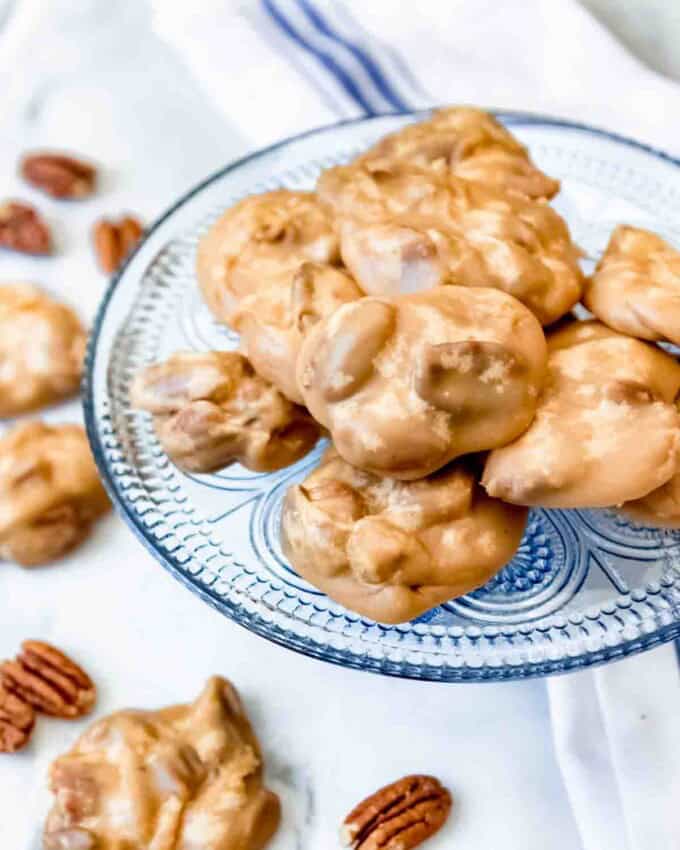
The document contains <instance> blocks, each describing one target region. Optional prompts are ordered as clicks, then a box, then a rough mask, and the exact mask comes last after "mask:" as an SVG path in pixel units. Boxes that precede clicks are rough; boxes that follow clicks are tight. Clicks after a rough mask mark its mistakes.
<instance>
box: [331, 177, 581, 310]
mask: <svg viewBox="0 0 680 850" xmlns="http://www.w3.org/2000/svg"><path fill="white" fill-rule="evenodd" d="M324 185H326V188H327V187H328V185H332V186H333V194H334V197H335V212H336V215H337V217H338V231H339V233H340V244H341V253H342V258H343V261H344V263H345V264H346V266H347V268H348V269H349V270H350V272H351V273H352V274H353V276H354V277H355V279H356V281H357V283H358V284H359V285H360V286H361V287H362V289H363V290H364V291H365V292H366V293H368V294H371V295H383V294H389V295H392V294H399V293H406V292H419V291H423V290H425V289H429V288H431V287H433V286H437V285H440V284H447V283H449V284H456V285H460V286H490V287H494V288H497V289H501V290H503V291H504V292H507V293H509V294H510V295H513V296H514V297H515V298H517V299H518V300H520V301H521V302H522V303H523V304H525V305H526V306H527V307H528V308H529V309H530V310H531V311H532V312H533V313H534V314H535V315H536V316H537V317H538V319H539V321H540V322H541V323H542V324H544V325H548V324H551V323H552V322H554V321H556V320H557V319H559V318H560V317H561V316H562V315H564V314H565V313H566V312H568V311H569V310H570V309H571V308H572V307H573V306H574V304H575V303H576V302H577V301H578V300H579V298H580V297H581V292H582V287H583V276H582V273H581V270H580V268H579V265H578V259H579V251H578V249H577V248H576V246H575V245H574V244H573V242H572V240H571V236H570V234H569V229H568V227H567V225H566V223H565V221H564V220H563V219H562V218H561V217H560V216H559V215H558V214H557V213H556V212H555V210H553V209H552V208H551V207H550V206H548V205H547V204H546V203H544V202H542V201H536V200H532V199H531V198H527V197H525V196H523V195H521V194H518V193H516V192H505V191H502V190H499V189H497V188H494V187H493V186H489V185H486V184H481V183H471V182H468V181H466V180H461V179H460V178H457V177H452V176H450V175H449V174H448V172H447V171H446V170H445V169H443V168H442V167H441V166H440V167H439V168H432V169H430V170H428V171H423V170H422V169H418V168H416V167H413V166H405V165H403V164H397V165H396V166H390V167H386V168H385V169H384V170H381V171H379V172H371V171H368V170H367V169H366V167H365V166H362V165H361V164H358V165H349V166H342V167H339V168H336V169H331V170H330V171H328V172H326V173H325V174H324V175H322V176H321V178H320V181H319V192H320V193H321V194H322V196H323V189H324ZM327 193H328V190H327Z"/></svg>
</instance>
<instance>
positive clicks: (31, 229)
mask: <svg viewBox="0 0 680 850" xmlns="http://www.w3.org/2000/svg"><path fill="white" fill-rule="evenodd" d="M50 243H51V235H50V229H49V227H48V226H47V224H46V223H45V221H44V220H43V219H42V218H41V217H40V214H39V213H38V212H37V210H35V209H34V208H33V207H31V206H29V205H28V204H22V203H19V201H5V202H4V203H2V204H0V247H1V248H9V249H10V250H12V251H21V253H23V254H49V253H50Z"/></svg>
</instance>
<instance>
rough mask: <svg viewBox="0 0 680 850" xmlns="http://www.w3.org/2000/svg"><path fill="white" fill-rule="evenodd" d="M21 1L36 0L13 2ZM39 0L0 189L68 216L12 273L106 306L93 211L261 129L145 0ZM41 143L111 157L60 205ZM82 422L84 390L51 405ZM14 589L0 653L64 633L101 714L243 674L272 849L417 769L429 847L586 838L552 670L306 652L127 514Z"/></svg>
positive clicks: (188, 172) (6, 583)
mask: <svg viewBox="0 0 680 850" xmlns="http://www.w3.org/2000/svg"><path fill="white" fill-rule="evenodd" d="M24 2H28V3H32V4H33V5H36V4H35V3H33V0H18V3H17V4H10V5H16V6H19V7H20V6H22V3H24ZM1 5H2V4H1V3H0V8H1ZM37 5H40V4H39V3H38V4H37ZM42 6H43V11H44V14H41V15H39V16H38V23H37V24H33V25H32V26H33V27H34V28H35V31H33V32H32V33H27V32H23V33H22V32H19V33H18V35H19V36H20V37H17V29H16V27H15V29H14V30H13V31H10V30H9V29H8V30H7V31H3V30H2V29H1V28H0V195H2V196H5V195H16V196H18V197H25V198H28V199H29V200H32V201H34V202H36V203H37V205H38V206H39V208H40V209H41V210H43V211H44V212H45V213H46V215H47V216H48V218H49V219H50V220H51V221H52V222H53V224H54V227H55V230H56V233H57V238H58V244H59V254H58V256H57V257H56V258H54V259H50V260H44V261H38V260H34V259H24V258H21V257H15V256H11V255H9V254H7V255H5V254H3V255H2V256H0V281H2V282H5V281H7V282H9V281H12V280H17V279H27V280H35V281H36V282H39V283H42V284H44V285H46V286H48V287H50V288H52V289H53V290H54V291H55V292H58V293H59V294H61V295H62V296H63V297H64V298H66V299H67V300H69V301H71V302H72V303H73V304H75V305H76V306H77V308H78V309H79V310H80V311H81V313H82V315H83V317H84V318H86V319H90V318H91V317H92V315H93V312H94V309H95V307H96V304H97V302H98V299H99V297H100V296H101V294H102V291H103V289H104V286H105V281H104V279H103V278H102V277H101V276H100V274H99V273H98V272H97V270H96V268H95V266H94V262H93V259H92V257H91V253H90V247H89V242H88V231H89V227H90V225H91V223H92V221H93V219H94V218H96V217H97V216H98V215H100V214H102V213H112V214H116V213H118V212H120V211H123V210H125V209H130V210H132V211H135V212H138V213H140V214H142V215H143V216H144V217H145V218H146V219H147V220H150V219H152V218H153V217H154V216H155V215H157V214H158V213H159V212H161V211H162V210H163V208H164V207H166V206H167V205H168V204H169V203H170V202H171V201H172V200H173V199H174V198H175V197H176V196H177V195H178V194H179V193H180V192H182V191H183V190H184V189H186V188H187V187H188V186H190V185H191V184H193V183H195V182H196V181H197V180H199V179H200V178H202V177H203V176H205V175H206V174H207V173H209V172H210V171H211V170H213V169H215V168H216V167H218V166H220V165H222V164H223V163H224V162H225V161H227V160H229V159H230V158H233V157H234V156H236V155H238V154H241V153H243V152H244V144H245V143H244V141H243V139H241V138H240V137H239V135H238V133H237V132H236V131H235V130H234V128H233V127H232V126H230V124H229V123H228V121H227V120H226V119H225V118H223V117H222V116H221V114H219V113H216V112H214V111H213V109H212V107H211V105H210V104H209V103H208V102H206V100H205V98H204V96H203V95H202V93H201V91H199V90H198V89H197V87H196V86H195V85H194V84H193V83H192V81H191V78H190V77H189V75H188V74H187V72H186V69H185V68H184V67H183V66H182V64H181V62H180V61H179V60H178V59H177V58H176V57H175V56H174V55H173V54H172V53H171V52H170V51H169V50H168V49H167V48H166V47H165V46H164V45H162V44H161V43H159V42H158V41H157V40H156V39H155V38H154V36H153V35H152V34H151V31H150V28H149V20H148V13H147V9H146V5H145V3H143V2H138V0H119V2H116V3H109V2H102V0H80V2H68V0H57V2H45V3H44V4H42ZM20 11H21V10H18V9H14V14H15V15H17V14H18V13H19V12H20ZM0 20H2V16H1V15H0ZM14 23H16V19H15V21H14ZM8 32H9V35H11V38H10V37H8ZM41 145H49V146H55V147H64V148H66V149H72V150H74V151H79V152H81V153H83V154H85V155H88V156H90V157H92V158H93V159H95V160H96V161H97V162H99V163H101V165H102V168H103V169H104V181H103V185H102V190H101V193H100V194H99V195H98V197H97V198H96V199H94V200H92V201H88V202H85V203H82V204H73V205H68V204H59V203H57V202H53V201H49V200H46V199H44V198H43V197H41V196H38V195H36V194H34V193H33V192H31V191H30V190H27V189H26V188H25V187H24V186H22V185H21V184H20V183H18V182H17V180H16V178H15V176H14V171H15V163H16V160H17V157H18V156H19V154H20V153H21V152H22V151H23V150H25V149H26V148H29V147H33V146H41ZM79 416H80V412H79V409H78V407H77V405H75V404H72V405H67V406H65V407H62V408H58V409H55V410H52V411H50V412H49V415H48V418H49V419H51V420H53V421H58V420H60V419H63V418H72V419H77V418H79ZM0 599H1V600H2V603H1V604H2V609H1V610H2V614H1V616H0V655H9V654H11V653H13V652H14V651H15V648H16V647H17V646H18V644H19V642H20V641H21V640H22V639H23V638H25V637H27V636H34V637H40V638H44V639H47V640H50V641H54V642H55V643H56V644H58V645H59V646H61V647H63V648H64V649H65V650H66V651H68V652H71V653H72V654H73V656H74V657H75V658H76V659H78V660H79V661H81V662H82V663H83V665H84V666H85V667H86V669H88V670H89V671H91V672H92V674H93V676H94V678H95V679H96V680H97V683H98V685H99V688H100V699H99V703H98V706H97V714H98V715H102V714H104V713H106V712H108V711H111V710H113V709H115V708H120V707H124V706H140V707H153V706H157V705H162V704H165V703H169V702H177V701H183V700H187V699H190V698H192V697H193V695H194V694H195V693H196V692H197V691H198V690H199V689H200V687H201V685H202V683H203V681H204V680H205V678H206V677H207V676H209V675H210V674H212V673H220V674H222V675H225V676H228V677H230V678H231V679H233V681H234V682H235V683H236V684H237V686H238V687H239V689H240V690H241V691H242V693H243V695H244V698H245V701H246V703H247V706H248V709H249V711H250V713H251V717H252V719H253V721H254V723H255V726H256V728H257V731H258V733H259V736H260V738H261V741H262V744H263V747H264V750H265V753H266V758H267V766H268V777H269V779H270V781H271V784H272V786H273V787H274V788H275V789H276V790H277V791H278V792H279V793H280V794H281V796H282V799H283V803H284V813H285V815H284V822H283V825H282V828H281V830H280V833H279V835H278V837H277V839H276V840H275V842H274V843H273V845H272V848H273V850H297V848H300V849H301V850H327V849H328V850H330V848H333V847H335V846H336V843H337V842H336V832H337V825H338V823H339V821H340V820H341V817H342V816H343V815H344V814H345V813H346V811H347V810H348V809H349V808H350V807H351V806H352V805H353V804H354V803H355V802H356V801H357V800H358V799H359V798H360V797H361V796H362V795H364V794H365V793H367V792H370V791H373V790H375V788H376V787H377V786H378V785H380V784H382V783H383V782H386V781H390V780H392V779H394V778H396V777H398V776H400V775H402V774H404V773H407V772H418V771H425V772H431V773H434V774H435V775H437V776H439V777H440V778H441V779H442V781H444V782H445V783H446V784H447V785H449V786H450V787H451V789H452V791H453V793H454V796H455V798H456V807H455V813H454V816H453V818H452V820H451V823H450V824H449V825H448V827H447V828H446V830H445V831H444V832H443V833H442V834H441V835H440V837H439V838H437V839H435V840H433V841H432V842H431V844H428V847H431V848H432V850H438V848H439V850H444V848H449V847H454V846H455V848H456V850H479V848H494V850H495V848H500V847H502V848H504V850H545V848H546V847H550V849H551V850H576V848H578V847H579V846H580V845H579V839H578V835H577V832H576V827H575V823H574V820H573V817H572V814H571V810H570V807H569V803H568V799H567V795H566V794H565V789H564V787H563V784H562V781H561V778H560V773H559V770H558V767H557V764H556V760H555V756H554V752H553V747H552V742H551V731H550V724H549V716H548V707H547V700H546V691H545V685H544V683H542V682H540V681H535V682H526V683H517V684H496V685H458V686H451V685H449V686H444V685H436V684H422V683H412V682H405V681H396V680H389V679H383V678H379V677H376V676H371V675H367V674H361V673H357V672H351V671H347V670H344V669H339V668H335V667H332V666H329V665H324V664H322V663H320V662H315V661H312V660H309V659H306V658H303V657H301V656H297V655H294V654H293V653H290V652H288V651H286V650H283V649H281V648H278V647H276V646H274V645H271V644H268V643H266V642H264V641H263V640H261V639H259V638H257V637H255V636H253V635H251V634H249V633H247V632H246V631H244V630H242V629H240V628H239V627H237V626H235V625H234V624H232V623H231V622H230V621H228V620H226V619H224V618H223V617H221V616H220V615H218V614H217V613H216V612H214V611H213V610H212V609H210V608H209V607H207V606H206V605H205V604H204V603H202V602H200V601H199V600H198V599H197V598H195V597H194V596H192V595H191V594H189V593H188V592H187V591H186V590H185V589H184V588H182V587H181V586H180V585H179V584H177V583H175V582H174V581H173V580H172V579H171V578H170V577H168V576H167V575H166V574H165V573H164V572H163V570H162V569H161V568H160V566H158V565H157V564H156V563H155V562H154V561H153V560H152V558H151V557H150V556H149V555H148V554H147V553H146V552H145V551H144V550H143V549H142V548H141V546H140V545H139V544H138V543H137V541H136V540H134V539H133V537H132V535H131V534H130V533H129V531H128V530H127V528H125V527H124V526H123V525H122V523H121V521H120V520H118V519H117V518H116V517H114V516H111V517H109V518H108V519H107V520H105V521H104V522H102V523H101V524H100V526H99V527H98V529H97V531H96V533H95V534H94V536H93V537H92V539H91V540H90V541H89V542H88V543H87V544H86V545H85V546H84V547H83V548H82V549H80V550H79V551H78V552H77V553H75V554H74V555H73V556H72V557H70V558H68V559H67V560H66V561H64V562H63V563H61V564H59V565H56V566H54V567H50V568H47V569H43V570H34V571H28V570H21V569H19V568H17V567H15V566H12V565H3V566H2V569H1V570H0ZM623 663H628V662H623ZM84 725H85V724H84V723H68V722H65V721H57V720H47V719H44V720H41V722H40V723H39V725H38V727H37V729H36V733H35V735H34V738H33V741H32V744H31V746H30V748H29V749H28V750H27V751H25V752H24V753H22V754H19V755H16V756H11V757H10V756H0V847H2V848H3V850H5V848H7V850H37V848H38V847H39V839H38V835H39V831H40V826H41V821H42V819H43V817H44V814H45V811H46V809H47V807H48V805H49V796H48V794H47V792H46V789H45V779H46V772H47V767H48V764H49V762H50V761H51V760H52V759H53V758H54V757H55V756H56V755H57V754H58V753H60V752H61V751H63V750H64V749H65V748H67V747H68V746H69V745H70V743H71V742H72V741H73V740H74V738H75V736H76V735H77V734H78V732H79V731H81V730H82V729H83V728H84ZM602 850H608V848H602ZM612 850H614V848H612ZM650 850H652V849H651V848H650ZM654 850H662V848H654Z"/></svg>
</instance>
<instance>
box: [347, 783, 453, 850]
mask: <svg viewBox="0 0 680 850" xmlns="http://www.w3.org/2000/svg"><path fill="white" fill-rule="evenodd" d="M450 810H451V795H450V794H449V792H448V791H447V790H446V788H444V787H443V786H442V785H441V783H440V782H439V780H438V779H435V778H434V777H433V776H405V777H404V778H403V779H399V780H398V781H397V782H393V783H392V784H391V785H386V786H385V787H384V788H381V789H380V790H379V791H376V792H375V794H372V795H371V796H370V797H367V798H366V799H365V800H363V801H362V802H361V803H359V805H358V806H356V808H354V809H353V810H352V811H351V812H350V813H349V814H348V815H347V817H346V818H345V821H344V823H343V828H342V840H343V843H344V845H345V846H346V847H352V848H355V850H411V848H413V847H417V846H418V845H419V844H422V842H423V841H425V839H426V838H429V837H430V836H431V835H434V834H435V832H437V831H438V830H439V829H441V827H442V826H443V825H444V823H445V822H446V819H447V818H448V816H449V812H450Z"/></svg>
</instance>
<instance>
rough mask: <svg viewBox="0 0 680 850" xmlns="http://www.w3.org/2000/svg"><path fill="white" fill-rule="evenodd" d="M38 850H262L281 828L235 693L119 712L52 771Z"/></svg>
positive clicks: (213, 685)
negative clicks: (127, 849)
mask: <svg viewBox="0 0 680 850" xmlns="http://www.w3.org/2000/svg"><path fill="white" fill-rule="evenodd" d="M50 788H51V790H52V792H53V793H54V795H55V801H54V805H53V807H52V810H51V812H50V813H49V815H48V817H47V822H46V824H45V831H44V836H43V842H44V847H45V850H117V848H122V847H128V846H129V847H140V848H141V847H145V848H146V847H148V848H151V847H153V848H154V850H188V848H190V847H191V848H194V847H195V848H200V850H261V848H263V847H264V846H265V845H266V844H267V842H268V841H269V839H270V838H271V837H272V835H273V834H274V833H275V832H276V829H277V827H278V824H279V820H280V807H279V800H278V798H277V797H276V795H275V794H273V793H272V792H271V791H269V790H268V789H267V788H266V787H265V786H264V785H263V778H262V756H261V753H260V748H259V746H258V742H257V739H256V738H255V735H254V734H253V731H252V728H251V726H250V723H249V721H248V718H247V716H246V714H245V712H244V710H243V707H242V705H241V701H240V699H239V696H238V694H237V692H236V690H235V689H234V688H233V686H232V685H231V684H230V683H229V682H227V681H226V680H224V679H221V678H219V677H217V676H215V677H213V678H212V679H210V680H209V681H208V683H207V684H206V686H205V688H204V690H203V692H202V693H201V694H200V695H199V697H198V698H197V699H196V701H195V702H194V703H192V704H189V705H178V706H171V707H169V708H163V709H159V710H158V711H140V710H128V711H119V712H117V713H115V714H111V715H109V716H108V717H105V718H103V719H102V720H99V721H98V722H96V723H95V724H94V725H92V726H91V727H90V728H89V729H88V730H87V731H86V732H85V733H84V734H83V735H81V737H80V738H79V739H78V741H77V742H76V744H75V746H74V747H73V748H72V749H71V751H70V752H68V753H66V754H65V755H63V756H61V757H60V758H58V759H57V760H56V761H55V762H54V763H53V764H52V767H51V769H50Z"/></svg>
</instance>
